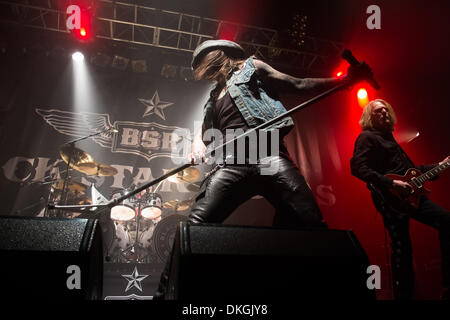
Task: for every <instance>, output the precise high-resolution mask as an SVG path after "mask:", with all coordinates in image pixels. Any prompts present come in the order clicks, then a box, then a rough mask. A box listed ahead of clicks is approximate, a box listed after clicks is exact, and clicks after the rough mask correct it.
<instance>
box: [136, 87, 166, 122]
mask: <svg viewBox="0 0 450 320" xmlns="http://www.w3.org/2000/svg"><path fill="white" fill-rule="evenodd" d="M138 100H139V101H140V102H141V103H142V104H143V105H145V106H146V107H147V108H146V109H145V112H144V115H143V116H142V118H144V117H146V116H149V115H151V114H156V115H157V116H159V117H160V118H161V119H163V120H166V116H165V115H164V111H163V110H164V109H165V108H167V107H169V106H171V105H173V102H167V101H161V100H160V99H159V94H158V91H155V94H154V95H153V97H152V98H151V99H138Z"/></svg>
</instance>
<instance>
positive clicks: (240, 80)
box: [202, 57, 294, 137]
mask: <svg viewBox="0 0 450 320" xmlns="http://www.w3.org/2000/svg"><path fill="white" fill-rule="evenodd" d="M255 70H256V69H255V65H254V63H253V57H250V58H248V59H247V60H246V61H245V63H244V67H243V68H242V69H241V70H240V71H239V72H237V73H233V74H232V75H231V77H230V78H229V79H228V80H227V84H226V85H227V90H228V92H229V93H230V96H231V98H232V99H233V101H234V103H235V105H236V106H237V108H238V109H239V111H240V112H241V114H242V116H243V117H244V119H245V121H246V122H247V125H248V126H249V127H256V126H257V125H260V124H261V123H263V122H266V121H269V120H271V119H273V118H275V117H277V116H279V115H280V114H282V113H284V112H286V109H285V108H284V106H283V105H282V104H281V102H280V101H278V100H275V99H273V98H272V97H270V96H269V95H268V94H267V93H266V91H265V90H264V88H263V85H262V82H261V80H260V79H258V76H257V74H256V73H255ZM212 113H213V101H212V99H211V98H209V100H208V102H207V103H206V104H205V106H204V109H203V128H202V133H204V131H205V130H207V129H210V128H212V127H213V119H214V118H213V114H212ZM293 127H294V121H293V120H292V118H291V117H285V118H283V119H281V120H280V121H278V122H276V123H274V124H272V125H270V126H269V127H268V128H266V129H265V130H271V129H280V130H281V131H280V137H283V136H284V135H286V134H287V133H288V132H289V131H290V130H291V129H292V128H293Z"/></svg>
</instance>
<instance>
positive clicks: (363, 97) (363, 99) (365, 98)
mask: <svg viewBox="0 0 450 320" xmlns="http://www.w3.org/2000/svg"><path fill="white" fill-rule="evenodd" d="M356 96H357V97H358V104H359V106H360V107H361V108H364V107H365V106H366V104H368V103H369V95H368V94H367V90H366V89H364V88H360V89H358V93H357V94H356Z"/></svg>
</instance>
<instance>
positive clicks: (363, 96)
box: [358, 88, 367, 100]
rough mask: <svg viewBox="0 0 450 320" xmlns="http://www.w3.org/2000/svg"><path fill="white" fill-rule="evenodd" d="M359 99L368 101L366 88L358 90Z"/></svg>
mask: <svg viewBox="0 0 450 320" xmlns="http://www.w3.org/2000/svg"><path fill="white" fill-rule="evenodd" d="M358 99H360V100H362V99H367V91H366V89H364V88H361V89H359V90H358Z"/></svg>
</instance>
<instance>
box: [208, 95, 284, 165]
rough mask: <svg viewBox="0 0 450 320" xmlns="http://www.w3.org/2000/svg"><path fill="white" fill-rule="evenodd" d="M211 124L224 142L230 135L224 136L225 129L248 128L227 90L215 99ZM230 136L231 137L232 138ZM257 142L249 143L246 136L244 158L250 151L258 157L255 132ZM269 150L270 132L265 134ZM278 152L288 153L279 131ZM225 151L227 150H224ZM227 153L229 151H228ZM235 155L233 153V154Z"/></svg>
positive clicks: (235, 148) (245, 129)
mask: <svg viewBox="0 0 450 320" xmlns="http://www.w3.org/2000/svg"><path fill="white" fill-rule="evenodd" d="M213 122H214V123H213V125H214V128H216V129H219V130H220V132H221V133H222V135H223V138H224V142H225V141H228V140H229V138H230V137H227V136H226V130H227V129H242V130H243V131H247V130H249V129H250V127H249V126H248V124H247V122H246V121H245V119H244V117H243V116H242V114H241V112H240V111H239V109H238V108H237V107H236V105H235V104H234V101H233V99H232V98H231V96H230V94H229V92H228V91H227V92H226V93H225V95H224V96H223V97H221V98H220V99H217V101H216V103H215V104H214V106H213ZM234 137H235V136H232V137H231V138H234ZM256 137H257V143H256V145H253V144H251V145H250V144H249V142H250V141H251V140H250V139H248V138H246V140H245V153H246V158H248V157H249V154H250V152H252V153H255V154H256V155H257V158H259V150H258V148H257V147H258V146H259V145H260V136H259V134H258V133H257V134H256ZM234 150H238V146H237V142H235V145H234ZM270 150H271V138H270V134H268V135H267V154H268V155H269V154H270ZM278 151H279V153H283V154H285V155H289V153H288V151H287V148H286V146H285V145H284V142H283V141H282V137H281V133H280V141H279V150H278ZM225 153H227V152H225ZM228 153H229V152H228ZM233 156H235V154H233Z"/></svg>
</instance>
